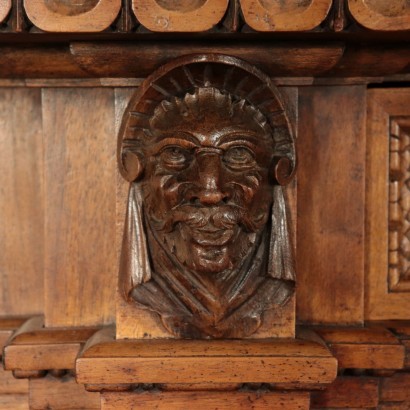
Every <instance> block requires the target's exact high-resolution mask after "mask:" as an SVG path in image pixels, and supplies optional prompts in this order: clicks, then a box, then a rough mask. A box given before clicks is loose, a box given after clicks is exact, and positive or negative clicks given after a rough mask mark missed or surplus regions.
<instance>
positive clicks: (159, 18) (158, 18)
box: [132, 0, 228, 32]
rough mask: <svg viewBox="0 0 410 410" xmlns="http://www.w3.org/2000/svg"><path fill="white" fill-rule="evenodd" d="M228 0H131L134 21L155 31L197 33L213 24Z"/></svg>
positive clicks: (221, 15) (226, 6)
mask: <svg viewBox="0 0 410 410" xmlns="http://www.w3.org/2000/svg"><path fill="white" fill-rule="evenodd" d="M227 8H228V0H188V1H186V0H185V1H178V0H133V1H132V9H133V11H134V13H135V15H136V17H137V19H138V21H139V22H140V23H141V24H142V25H143V26H145V27H146V28H147V29H148V30H151V31H156V32H172V31H177V32H199V31H206V30H210V29H211V28H212V27H214V26H216V25H217V24H218V23H219V22H220V20H222V17H223V16H224V14H225V12H226V10H227Z"/></svg>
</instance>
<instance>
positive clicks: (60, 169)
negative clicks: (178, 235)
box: [43, 89, 117, 327]
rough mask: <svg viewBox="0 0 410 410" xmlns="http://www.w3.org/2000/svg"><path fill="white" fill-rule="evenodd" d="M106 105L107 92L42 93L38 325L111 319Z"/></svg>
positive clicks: (111, 177) (109, 114) (110, 122)
mask: <svg viewBox="0 0 410 410" xmlns="http://www.w3.org/2000/svg"><path fill="white" fill-rule="evenodd" d="M90 101H98V105H97V106H96V107H94V108H93V109H91V107H90ZM114 104H115V101H114V92H113V90H112V89H87V90H86V89H83V90H81V91H80V90H76V89H47V90H43V128H44V136H45V141H46V142H45V157H46V158H48V159H47V161H46V164H45V170H44V178H45V180H46V193H45V204H46V209H47V215H46V228H45V229H46V259H45V266H46V275H45V276H46V277H45V299H46V311H45V317H46V326H50V327H51V326H94V325H98V324H103V323H107V322H108V323H110V322H112V321H113V318H114V295H115V272H116V270H117V255H116V253H115V247H114V246H113V241H114V238H115V185H116V171H115V157H114V155H115V154H114V153H115V139H114V138H113V136H114ZM80 146H81V150H80V151H78V147H80Z"/></svg>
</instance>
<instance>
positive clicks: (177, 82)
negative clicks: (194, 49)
mask: <svg viewBox="0 0 410 410" xmlns="http://www.w3.org/2000/svg"><path fill="white" fill-rule="evenodd" d="M124 118H125V119H124V121H123V125H122V130H121V132H120V138H119V149H118V153H119V157H118V161H119V167H120V171H121V173H122V175H123V176H124V177H125V178H126V179H127V180H128V181H130V182H131V183H132V186H134V189H136V190H138V194H137V195H138V198H139V199H138V200H139V201H140V209H141V211H140V212H141V213H142V216H141V218H142V220H143V224H144V231H145V234H146V237H147V245H146V246H147V248H148V249H149V252H151V255H150V260H149V261H148V262H147V264H150V265H156V266H154V267H153V266H151V267H150V271H151V270H153V269H154V270H167V269H168V271H169V270H172V269H177V270H179V271H182V272H184V274H185V275H186V280H187V281H188V282H189V281H191V282H192V283H189V284H188V285H187V287H188V288H189V289H190V291H192V289H194V291H195V286H196V285H195V283H196V282H200V283H201V284H202V285H205V286H208V288H210V289H211V290H210V292H211V293H212V292H213V295H214V296H215V297H217V298H222V299H223V298H224V297H225V294H226V292H227V287H228V285H227V284H229V286H233V284H234V282H235V275H236V276H238V277H240V276H241V275H243V274H244V273H243V272H244V270H245V271H246V269H251V268H250V267H249V266H248V267H246V266H245V267H244V265H246V264H248V265H249V263H251V262H250V258H251V256H252V255H255V253H256V251H257V249H258V248H259V247H261V246H265V245H266V242H267V241H269V238H271V237H272V235H271V234H267V233H266V231H267V229H269V230H271V229H272V223H273V222H272V218H273V216H272V207H273V205H274V201H275V200H274V194H273V192H274V187H275V186H278V185H284V184H286V183H287V182H288V181H289V180H290V179H291V178H292V176H293V173H294V169H295V153H294V145H293V137H292V130H291V127H290V125H289V122H288V119H287V117H286V114H285V111H284V107H283V103H282V100H281V97H280V95H279V93H278V91H277V89H276V88H275V87H274V86H273V85H272V83H271V81H270V79H269V78H268V77H266V76H265V75H264V74H262V73H261V72H260V71H258V70H257V69H255V67H252V66H250V65H248V64H247V63H245V62H243V61H240V60H237V59H234V58H232V57H227V56H220V55H205V56H203V55H202V56H188V57H184V58H182V59H179V60H176V61H174V62H172V63H171V64H169V65H166V66H164V67H162V68H161V69H160V70H158V71H157V72H156V73H154V74H153V75H152V76H151V77H149V78H148V79H147V80H145V82H144V84H143V85H142V87H141V89H140V91H139V92H138V94H137V95H136V96H135V97H134V98H133V100H132V101H131V102H130V105H129V108H128V110H127V112H126V114H125V117H124ZM134 195H135V194H134ZM283 212H284V210H283ZM279 223H282V222H281V221H279ZM278 232H279V231H278ZM275 239H278V238H275ZM262 242H264V244H263V245H262ZM269 246H270V247H271V248H272V246H273V244H268V245H267V248H269ZM152 253H155V255H153V254H152ZM160 255H161V256H160ZM266 259H267V256H266ZM164 260H166V261H165V262H164ZM265 263H266V262H265ZM279 265H280V264H278V266H279ZM170 266H172V268H170ZM266 269H268V270H270V271H272V270H273V269H271V268H266ZM266 269H265V270H266ZM271 273H272V272H271ZM170 275H171V273H170ZM273 275H275V274H273ZM276 275H277V276H281V274H278V273H276ZM134 276H135V278H134V279H135V280H134V281H132V282H133V283H132V285H133V286H135V285H138V284H140V283H142V282H145V281H146V280H149V279H150V276H151V273H150V274H147V275H146V277H145V278H143V277H142V275H141V274H139V276H138V275H134ZM282 276H283V275H282ZM165 280H167V277H166V275H165ZM184 280H185V279H183V280H182V281H183V282H184ZM171 282H172V280H171ZM194 282H195V283H194ZM183 286H185V285H183ZM219 313H220V314H221V315H222V314H223V313H224V312H219ZM215 314H216V313H215ZM216 315H217V314H216Z"/></svg>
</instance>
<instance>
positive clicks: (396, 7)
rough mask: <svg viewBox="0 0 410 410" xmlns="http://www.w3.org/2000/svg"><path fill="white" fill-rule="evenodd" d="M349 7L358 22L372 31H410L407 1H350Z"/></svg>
mask: <svg viewBox="0 0 410 410" xmlns="http://www.w3.org/2000/svg"><path fill="white" fill-rule="evenodd" d="M348 5H349V10H350V12H351V13H352V15H353V17H354V18H355V19H356V20H357V22H358V23H360V24H362V25H363V26H364V27H366V28H369V29H371V30H385V31H390V30H391V31H393V30H395V31H396V30H408V29H410V5H409V2H408V1H407V0H389V1H384V0H348Z"/></svg>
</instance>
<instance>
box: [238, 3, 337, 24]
mask: <svg viewBox="0 0 410 410" xmlns="http://www.w3.org/2000/svg"><path fill="white" fill-rule="evenodd" d="M240 4H241V8H242V12H243V17H244V19H245V21H246V23H247V24H248V25H249V26H250V27H252V28H253V29H254V30H257V31H304V30H312V29H313V28H315V27H316V26H318V25H319V24H320V23H321V22H322V21H323V20H324V19H325V18H326V16H327V14H328V13H329V10H330V7H331V5H332V0H308V1H305V2H298V1H295V0H285V1H281V2H270V1H255V0H240Z"/></svg>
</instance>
